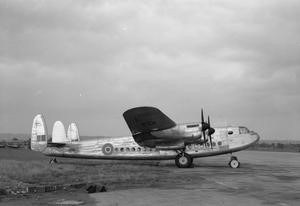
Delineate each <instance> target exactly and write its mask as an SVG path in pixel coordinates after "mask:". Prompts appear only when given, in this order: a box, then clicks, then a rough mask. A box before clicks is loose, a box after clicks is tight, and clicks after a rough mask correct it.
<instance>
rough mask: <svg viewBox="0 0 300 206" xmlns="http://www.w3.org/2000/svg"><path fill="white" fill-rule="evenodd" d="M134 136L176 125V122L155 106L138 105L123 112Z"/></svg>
mask: <svg viewBox="0 0 300 206" xmlns="http://www.w3.org/2000/svg"><path fill="white" fill-rule="evenodd" d="M123 117H124V119H125V121H126V123H127V125H128V127H129V129H130V131H131V133H132V135H133V136H135V135H139V134H147V133H150V132H153V131H160V130H164V129H169V128H172V127H174V126H176V123H175V122H174V121H173V120H171V119H170V118H169V117H167V116H166V115H165V114H164V113H162V112H161V111H160V110H159V109H157V108H155V107H136V108H132V109H129V110H127V111H126V112H124V113H123Z"/></svg>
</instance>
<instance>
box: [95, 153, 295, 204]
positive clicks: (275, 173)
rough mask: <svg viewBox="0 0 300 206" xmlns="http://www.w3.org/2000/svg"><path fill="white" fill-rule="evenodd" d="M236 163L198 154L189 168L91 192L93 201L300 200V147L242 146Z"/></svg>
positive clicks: (243, 202)
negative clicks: (141, 183) (147, 183)
mask: <svg viewBox="0 0 300 206" xmlns="http://www.w3.org/2000/svg"><path fill="white" fill-rule="evenodd" d="M235 155H236V156H237V157H238V159H239V161H240V162H241V167H240V168H238V169H232V168H229V167H228V166H227V162H228V159H229V157H228V156H226V155H225V156H219V157H208V158H203V159H197V160H196V161H195V167H194V168H190V169H177V168H171V167H170V165H163V164H161V165H160V166H161V167H164V166H166V167H170V168H169V169H170V172H171V173H170V174H167V176H166V177H161V182H159V183H157V185H155V186H154V187H152V188H137V189H130V190H120V191H114V192H107V193H95V194H92V195H91V197H92V198H94V199H95V202H96V205H101V206H106V205H107V206H108V205H122V206H126V205H128V206H129V205H130V206H134V205H162V206H167V205H170V206H171V205H281V206H285V205H295V206H296V205H300V153H284V152H257V151H243V152H240V153H236V154H235Z"/></svg>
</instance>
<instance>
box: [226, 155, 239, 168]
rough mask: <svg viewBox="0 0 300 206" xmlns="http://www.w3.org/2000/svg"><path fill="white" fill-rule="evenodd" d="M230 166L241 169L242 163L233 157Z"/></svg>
mask: <svg viewBox="0 0 300 206" xmlns="http://www.w3.org/2000/svg"><path fill="white" fill-rule="evenodd" d="M228 165H229V166H230V167H231V168H238V167H240V162H239V161H238V159H237V157H236V156H231V157H230V161H229V163H228Z"/></svg>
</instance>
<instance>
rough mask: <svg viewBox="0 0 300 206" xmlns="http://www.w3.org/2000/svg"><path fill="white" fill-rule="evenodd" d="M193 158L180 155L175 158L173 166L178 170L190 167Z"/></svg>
mask: <svg viewBox="0 0 300 206" xmlns="http://www.w3.org/2000/svg"><path fill="white" fill-rule="evenodd" d="M192 163H193V158H192V157H191V156H190V155H189V154H187V153H180V154H178V155H177V156H176V158H175V164H176V166H177V167H179V168H188V167H191V165H192Z"/></svg>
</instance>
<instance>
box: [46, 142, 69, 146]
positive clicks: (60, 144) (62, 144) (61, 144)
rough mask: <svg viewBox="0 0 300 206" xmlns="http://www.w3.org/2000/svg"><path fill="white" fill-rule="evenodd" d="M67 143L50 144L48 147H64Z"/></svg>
mask: <svg viewBox="0 0 300 206" xmlns="http://www.w3.org/2000/svg"><path fill="white" fill-rule="evenodd" d="M65 145H66V143H56V142H48V143H47V147H64V146H65Z"/></svg>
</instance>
